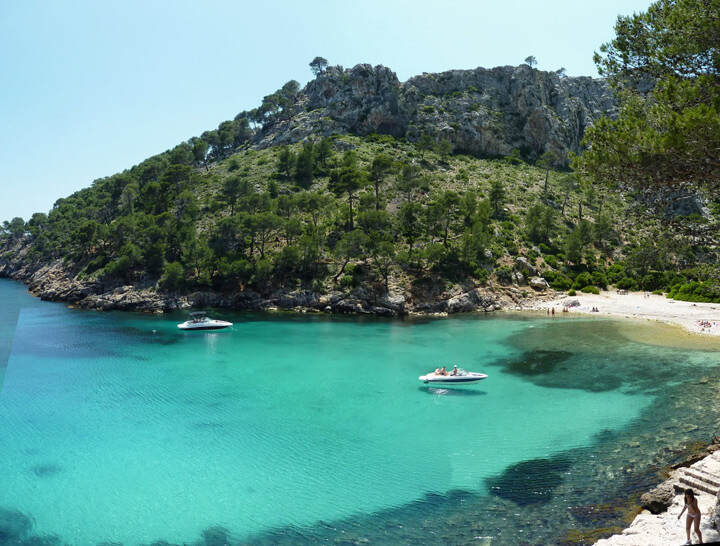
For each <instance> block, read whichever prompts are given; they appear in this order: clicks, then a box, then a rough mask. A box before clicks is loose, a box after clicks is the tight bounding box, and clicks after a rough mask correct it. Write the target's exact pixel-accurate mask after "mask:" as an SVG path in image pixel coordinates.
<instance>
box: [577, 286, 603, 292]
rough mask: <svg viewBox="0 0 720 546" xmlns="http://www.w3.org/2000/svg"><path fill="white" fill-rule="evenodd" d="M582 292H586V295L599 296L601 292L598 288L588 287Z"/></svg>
mask: <svg viewBox="0 0 720 546" xmlns="http://www.w3.org/2000/svg"><path fill="white" fill-rule="evenodd" d="M581 292H584V293H585V294H599V293H600V290H598V287H597V286H586V287H585V288H583V289H582V290H581Z"/></svg>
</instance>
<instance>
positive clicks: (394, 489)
mask: <svg viewBox="0 0 720 546" xmlns="http://www.w3.org/2000/svg"><path fill="white" fill-rule="evenodd" d="M17 286H19V285H16V284H14V283H9V282H5V281H3V282H2V283H0V291H4V290H7V289H10V290H16V289H17ZM4 295H5V292H3V296H4ZM27 298H28V299H27V301H25V300H23V301H21V302H20V305H19V308H18V314H17V315H18V320H17V327H16V330H15V332H14V341H13V344H12V350H11V351H9V355H10V357H9V363H8V367H7V373H6V375H5V381H4V384H3V387H2V391H1V392H0V417H2V420H1V421H0V422H1V423H2V424H1V425H0V449H2V451H3V453H4V454H5V457H4V461H3V463H2V465H3V470H4V476H6V480H7V482H6V483H7V487H4V488H3V489H2V490H0V510H4V511H5V512H4V513H5V514H15V521H16V522H21V516H20V515H18V514H21V515H25V516H27V517H28V518H32V520H33V521H34V524H33V527H32V529H30V530H28V531H27V536H28V537H29V536H45V537H51V536H55V537H57V539H58V540H59V541H60V542H59V543H64V544H97V543H100V542H103V541H114V542H122V543H124V544H149V543H152V542H153V541H158V540H166V541H168V542H169V543H171V544H182V543H187V544H194V543H198V544H209V543H212V541H213V540H220V539H221V537H223V536H227V537H228V538H229V540H230V542H231V543H238V542H242V543H245V542H247V543H268V544H270V543H287V544H292V543H297V542H303V541H304V542H320V541H335V540H338V539H342V540H347V541H348V542H352V541H361V540H365V539H367V540H370V541H371V542H374V543H389V542H394V543H398V542H399V543H413V542H424V543H438V544H440V543H453V544H466V543H477V542H478V539H476V537H478V536H483V537H494V539H493V540H492V543H493V544H518V543H522V541H523V540H528V541H530V543H533V544H534V543H537V542H541V543H543V542H545V543H557V542H559V540H562V539H564V538H565V537H567V536H568V533H570V536H574V535H572V533H571V531H581V530H583V529H591V528H594V527H610V526H612V525H616V524H618V522H621V521H622V517H623V514H622V510H621V509H620V508H618V504H619V503H621V502H622V499H625V501H627V499H628V498H629V497H631V496H632V495H634V494H637V493H638V492H639V491H642V490H643V488H644V487H646V486H647V484H648V483H650V482H651V481H652V479H653V478H654V477H655V476H656V475H657V472H658V471H659V470H660V469H661V468H662V467H663V466H664V465H667V464H669V463H671V462H674V459H675V458H678V457H682V453H683V450H684V449H688V448H689V447H690V446H691V445H692V444H693V443H694V442H702V441H704V440H707V439H708V438H709V436H710V435H711V434H712V431H713V429H716V428H717V427H718V425H720V415H719V414H720V412H719V411H718V400H717V394H716V393H717V392H718V388H717V387H718V385H719V384H720V372H719V369H718V360H719V359H718V356H717V353H713V352H703V351H688V350H687V349H673V348H667V347H657V346H651V345H646V344H643V343H639V342H638V341H633V340H630V339H628V337H626V336H624V335H623V323H622V321H611V320H602V321H598V320H593V319H591V318H588V319H576V320H573V321H562V320H555V321H553V319H547V318H545V317H525V316H518V317H513V316H510V315H505V314H502V315H493V316H490V317H484V316H462V317H452V318H447V319H437V320H425V319H423V320H386V319H377V318H356V317H329V316H324V315H323V316H300V315H286V314H262V313H228V312H218V313H216V316H218V317H220V318H226V319H229V320H231V321H233V322H235V326H234V328H233V330H232V331H228V332H219V333H206V334H198V333H194V334H188V333H182V332H178V331H177V329H176V327H175V325H176V324H177V322H179V321H180V320H181V319H183V318H184V315H182V314H177V315H175V316H172V315H166V316H143V315H137V314H127V313H126V314H123V313H95V312H83V311H78V310H73V309H67V308H65V307H64V306H62V305H59V304H49V303H40V304H38V302H36V301H35V300H33V299H32V298H30V297H29V296H27ZM31 302H32V303H31ZM26 304H27V305H26ZM649 331H651V330H649ZM441 362H444V363H458V364H460V365H462V366H464V367H466V368H468V369H471V370H478V371H484V372H485V373H488V374H489V375H490V377H489V379H488V380H486V381H484V382H483V383H481V384H479V385H475V386H472V387H464V388H453V389H435V388H432V387H430V388H429V387H426V386H424V385H423V384H422V383H420V382H419V381H418V380H417V376H418V375H420V374H421V373H425V372H426V371H428V369H430V368H431V367H434V366H435V365H437V364H438V363H441ZM700 379H705V380H706V381H705V382H704V383H703V382H700ZM713 396H714V397H715V399H714V404H713ZM698 400H707V404H705V405H702V406H700V407H699V405H698V403H697V401H698ZM597 505H607V506H608V508H607V509H605V510H597V509H596V508H591V506H597ZM438 522H440V523H438ZM18 525H20V523H18ZM529 529H532V533H533V534H532V536H528V531H529Z"/></svg>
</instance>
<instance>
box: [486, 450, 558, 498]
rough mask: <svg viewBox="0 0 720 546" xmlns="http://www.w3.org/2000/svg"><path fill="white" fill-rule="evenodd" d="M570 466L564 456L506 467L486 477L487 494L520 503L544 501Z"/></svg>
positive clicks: (550, 496)
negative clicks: (496, 474) (500, 472)
mask: <svg viewBox="0 0 720 546" xmlns="http://www.w3.org/2000/svg"><path fill="white" fill-rule="evenodd" d="M570 465H571V460H570V459H569V458H568V457H567V456H556V457H552V458H549V459H532V460H529V461H522V462H520V463H517V464H514V465H512V466H510V467H508V468H507V469H506V470H505V471H504V472H503V473H502V474H501V475H500V476H497V477H494V478H489V479H488V480H486V484H487V486H488V489H489V490H490V493H491V494H493V495H495V496H497V497H500V498H502V499H505V500H509V501H512V502H514V503H516V504H519V505H520V506H527V505H528V504H536V503H548V502H550V500H551V499H552V496H553V493H554V492H555V489H557V487H558V486H559V485H560V484H561V483H562V482H563V480H564V479H565V473H566V472H567V470H568V469H569V468H570Z"/></svg>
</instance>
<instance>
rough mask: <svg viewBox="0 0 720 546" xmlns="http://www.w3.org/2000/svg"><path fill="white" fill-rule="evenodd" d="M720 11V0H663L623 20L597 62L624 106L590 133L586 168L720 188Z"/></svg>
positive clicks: (595, 173) (645, 180) (631, 181)
mask: <svg viewBox="0 0 720 546" xmlns="http://www.w3.org/2000/svg"><path fill="white" fill-rule="evenodd" d="M718 13H720V0H705V1H702V2H698V1H697V0H659V1H657V2H654V3H653V4H651V5H650V7H649V8H648V10H647V12H644V13H637V14H634V15H632V16H627V17H619V18H618V21H617V23H616V25H615V32H616V34H617V37H616V38H615V39H614V40H613V41H612V42H610V43H608V44H604V45H603V46H602V47H601V48H600V54H596V55H595V62H596V63H597V65H598V67H599V68H600V71H601V73H602V74H603V75H604V76H606V77H608V78H609V79H610V81H611V83H612V84H613V85H614V86H615V88H616V90H617V92H618V97H619V98H620V101H621V104H622V108H621V111H620V115H619V116H618V118H617V119H616V120H610V119H608V118H604V119H602V120H600V122H598V123H597V124H596V125H595V127H594V128H592V129H590V130H589V131H588V132H587V134H586V137H587V140H588V142H589V143H590V148H589V149H588V150H587V151H586V152H585V153H584V154H583V156H582V158H581V161H580V162H579V165H580V167H581V168H582V170H583V171H585V172H587V173H588V174H589V175H590V176H592V177H594V178H595V179H596V180H599V181H605V182H614V183H622V184H626V185H630V186H646V185H650V186H658V185H672V186H683V185H688V184H690V185H693V186H696V187H701V188H709V189H711V190H712V191H715V192H716V191H717V190H718V189H720V162H719V160H718V149H720V54H719V53H718V36H720V18H719V17H718ZM648 90H649V91H648Z"/></svg>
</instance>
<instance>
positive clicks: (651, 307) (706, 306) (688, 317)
mask: <svg viewBox="0 0 720 546" xmlns="http://www.w3.org/2000/svg"><path fill="white" fill-rule="evenodd" d="M574 300H577V301H578V302H580V306H579V307H571V308H569V309H570V310H569V312H570V313H571V314H572V313H591V314H593V315H605V316H613V317H630V318H637V319H648V320H658V321H661V322H667V323H674V324H679V325H681V326H682V327H683V328H685V329H686V330H688V331H690V332H693V333H697V334H703V335H711V336H720V304H717V303H691V302H689V301H676V300H671V299H668V298H666V297H665V296H658V295H653V294H650V295H649V296H646V295H645V293H643V292H630V293H629V294H627V295H622V294H618V293H617V292H616V291H607V292H601V293H600V295H595V294H583V293H581V292H578V293H577V295H575V296H567V295H563V296H559V297H557V298H554V299H552V300H550V301H544V302H541V303H538V304H537V305H535V307H534V308H535V309H540V310H546V309H552V308H555V313H556V314H558V313H562V309H563V304H565V303H567V302H570V301H574ZM593 307H595V308H597V309H598V311H599V312H598V313H592V311H591V310H592V308H593ZM703 321H707V322H708V323H710V326H709V327H708V326H707V325H703V324H702V322H703Z"/></svg>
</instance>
